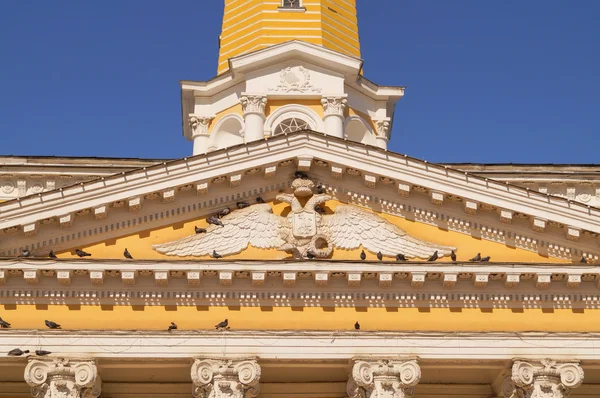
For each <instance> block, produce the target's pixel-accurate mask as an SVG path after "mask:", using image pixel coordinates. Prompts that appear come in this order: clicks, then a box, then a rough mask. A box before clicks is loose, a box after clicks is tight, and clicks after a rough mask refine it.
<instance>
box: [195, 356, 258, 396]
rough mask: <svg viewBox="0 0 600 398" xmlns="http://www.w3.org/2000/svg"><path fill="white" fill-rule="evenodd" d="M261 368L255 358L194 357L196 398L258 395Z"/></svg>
mask: <svg viewBox="0 0 600 398" xmlns="http://www.w3.org/2000/svg"><path fill="white" fill-rule="evenodd" d="M260 374H261V369H260V365H259V364H258V362H257V360H256V358H240V359H226V358H195V359H194V364H193V365H192V382H193V383H194V389H193V395H194V397H196V398H209V397H210V398H253V397H256V396H258V391H259V384H258V383H259V381H260Z"/></svg>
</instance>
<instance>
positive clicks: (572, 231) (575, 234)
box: [567, 227, 581, 242]
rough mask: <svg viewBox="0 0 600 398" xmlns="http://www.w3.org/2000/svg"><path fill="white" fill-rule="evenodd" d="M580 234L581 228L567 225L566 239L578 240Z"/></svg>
mask: <svg viewBox="0 0 600 398" xmlns="http://www.w3.org/2000/svg"><path fill="white" fill-rule="evenodd" d="M580 236H581V229H579V228H575V227H567V239H568V240H571V241H574V242H576V241H578V240H579V237H580Z"/></svg>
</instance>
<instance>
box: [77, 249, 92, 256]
mask: <svg viewBox="0 0 600 398" xmlns="http://www.w3.org/2000/svg"><path fill="white" fill-rule="evenodd" d="M75 254H77V255H78V256H79V257H89V256H91V254H90V253H87V252H84V251H83V250H81V249H75Z"/></svg>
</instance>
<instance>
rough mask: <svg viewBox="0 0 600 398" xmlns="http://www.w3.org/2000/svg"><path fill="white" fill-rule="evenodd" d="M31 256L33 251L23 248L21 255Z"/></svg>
mask: <svg viewBox="0 0 600 398" xmlns="http://www.w3.org/2000/svg"><path fill="white" fill-rule="evenodd" d="M29 256H31V252H30V251H29V250H27V249H23V250H22V251H21V254H19V257H29Z"/></svg>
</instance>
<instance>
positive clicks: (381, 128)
mask: <svg viewBox="0 0 600 398" xmlns="http://www.w3.org/2000/svg"><path fill="white" fill-rule="evenodd" d="M373 121H374V122H375V129H376V130H375V133H376V134H377V136H378V137H384V138H386V139H389V138H390V127H391V125H392V123H391V121H390V118H389V117H386V118H383V119H373Z"/></svg>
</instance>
